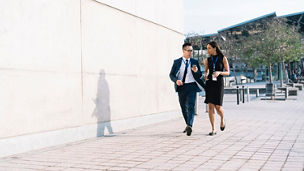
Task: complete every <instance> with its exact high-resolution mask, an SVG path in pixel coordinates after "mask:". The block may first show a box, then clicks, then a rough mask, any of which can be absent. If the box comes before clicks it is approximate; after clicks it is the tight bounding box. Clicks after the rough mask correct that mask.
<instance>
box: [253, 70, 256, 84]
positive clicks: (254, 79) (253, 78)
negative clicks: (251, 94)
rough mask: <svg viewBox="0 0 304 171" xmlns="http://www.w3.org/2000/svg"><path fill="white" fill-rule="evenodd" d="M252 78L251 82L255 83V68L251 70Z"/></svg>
mask: <svg viewBox="0 0 304 171" xmlns="http://www.w3.org/2000/svg"><path fill="white" fill-rule="evenodd" d="M252 72H253V73H252V76H253V78H252V79H253V81H254V82H255V73H256V68H252Z"/></svg>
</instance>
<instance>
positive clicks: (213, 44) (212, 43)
mask: <svg viewBox="0 0 304 171" xmlns="http://www.w3.org/2000/svg"><path fill="white" fill-rule="evenodd" d="M208 45H210V46H212V47H213V48H216V54H217V55H219V56H220V57H224V54H223V52H222V51H221V49H220V48H219V46H218V45H217V43H216V42H209V43H208Z"/></svg>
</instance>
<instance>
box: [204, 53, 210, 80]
mask: <svg viewBox="0 0 304 171" xmlns="http://www.w3.org/2000/svg"><path fill="white" fill-rule="evenodd" d="M204 66H205V73H204V78H205V80H206V81H207V80H208V75H209V67H208V58H206V59H205V61H204Z"/></svg>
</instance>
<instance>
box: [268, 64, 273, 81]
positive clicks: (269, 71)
mask: <svg viewBox="0 0 304 171" xmlns="http://www.w3.org/2000/svg"><path fill="white" fill-rule="evenodd" d="M271 73H272V68H271V63H270V62H268V74H269V83H272V74H271Z"/></svg>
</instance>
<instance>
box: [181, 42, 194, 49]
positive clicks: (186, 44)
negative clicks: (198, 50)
mask: <svg viewBox="0 0 304 171" xmlns="http://www.w3.org/2000/svg"><path fill="white" fill-rule="evenodd" d="M186 46H192V45H191V43H184V44H183V49H185V47H186Z"/></svg>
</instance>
